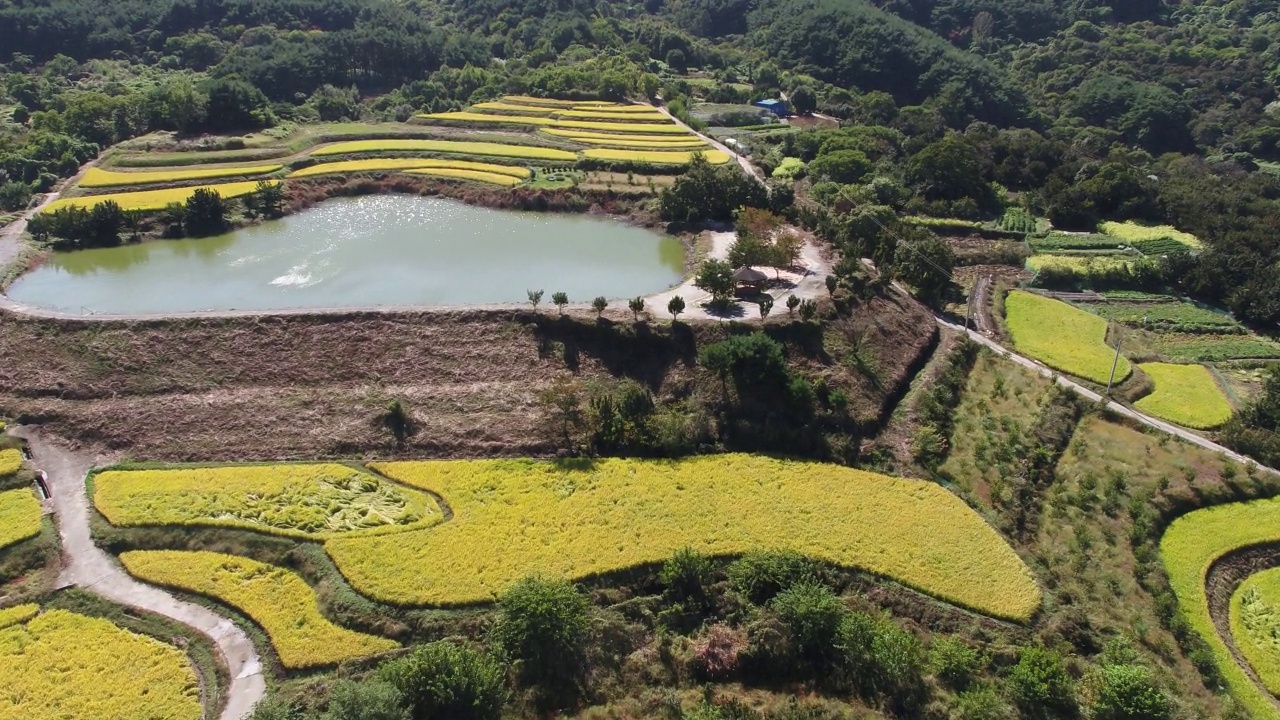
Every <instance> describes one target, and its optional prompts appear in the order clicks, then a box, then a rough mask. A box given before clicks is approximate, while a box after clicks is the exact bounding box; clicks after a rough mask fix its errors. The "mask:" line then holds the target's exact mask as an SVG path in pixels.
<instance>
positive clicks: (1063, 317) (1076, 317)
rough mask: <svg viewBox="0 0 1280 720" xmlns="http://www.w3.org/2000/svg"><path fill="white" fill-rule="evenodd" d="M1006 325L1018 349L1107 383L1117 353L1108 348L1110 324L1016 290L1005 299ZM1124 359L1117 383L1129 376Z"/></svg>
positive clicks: (1038, 358)
mask: <svg viewBox="0 0 1280 720" xmlns="http://www.w3.org/2000/svg"><path fill="white" fill-rule="evenodd" d="M1005 316H1006V317H1005V323H1006V325H1007V326H1008V328H1009V334H1010V335H1011V336H1013V344H1014V347H1016V348H1017V349H1018V351H1019V352H1022V353H1025V354H1026V355H1029V356H1031V357H1033V358H1035V359H1037V360H1039V361H1041V362H1043V363H1044V364H1045V365H1048V366H1049V367H1051V368H1053V369H1055V370H1061V371H1062V372H1066V373H1070V374H1072V375H1078V376H1080V377H1082V378H1085V379H1088V380H1092V381H1094V382H1096V383H1106V382H1107V379H1108V377H1110V375H1111V364H1112V361H1113V360H1114V358H1115V351H1114V350H1112V349H1111V348H1110V347H1108V346H1107V344H1106V337H1107V321H1106V320H1103V319H1102V318H1100V317H1098V316H1097V315H1092V314H1090V313H1087V312H1085V311H1083V310H1080V309H1079V308H1076V307H1073V306H1071V305H1068V304H1067V303H1064V302H1060V301H1058V300H1053V299H1051V298H1047V297H1043V296H1041V295H1036V294H1034V293H1029V292H1023V291H1021V290H1014V291H1012V292H1010V293H1009V295H1008V296H1007V297H1006V298H1005ZM1129 372H1130V367H1129V361H1128V359H1126V358H1125V357H1123V356H1121V357H1120V361H1119V363H1118V364H1117V365H1116V373H1115V379H1116V382H1120V381H1121V380H1123V379H1125V378H1127V377H1128V376H1129Z"/></svg>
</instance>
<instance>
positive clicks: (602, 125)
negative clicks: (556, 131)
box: [552, 120, 689, 135]
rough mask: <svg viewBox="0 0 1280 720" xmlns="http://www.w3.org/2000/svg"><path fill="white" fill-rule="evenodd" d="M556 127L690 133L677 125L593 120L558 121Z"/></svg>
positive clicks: (609, 130) (675, 133) (670, 133)
mask: <svg viewBox="0 0 1280 720" xmlns="http://www.w3.org/2000/svg"><path fill="white" fill-rule="evenodd" d="M552 124H553V125H554V127H557V128H565V129H577V130H603V131H606V132H618V133H631V134H650V133H652V134H655V135H688V134H689V131H687V130H685V129H684V128H682V127H680V126H679V125H676V124H675V123H666V124H662V123H636V122H595V121H591V120H557V121H555V122H554V123H552Z"/></svg>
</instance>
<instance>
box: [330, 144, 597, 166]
mask: <svg viewBox="0 0 1280 720" xmlns="http://www.w3.org/2000/svg"><path fill="white" fill-rule="evenodd" d="M375 152H435V153H448V154H453V155H484V156H491V157H509V158H521V159H531V160H553V161H556V162H566V163H571V162H574V161H576V160H577V159H578V156H577V154H575V153H571V152H568V151H566V150H557V149H554V148H541V147H533V146H531V145H504V144H502V143H490V142H462V141H457V140H348V141H346V142H340V143H334V144H332V145H326V146H324V147H321V148H317V149H316V150H315V151H314V152H313V153H311V154H312V155H317V156H324V155H349V154H356V153H375Z"/></svg>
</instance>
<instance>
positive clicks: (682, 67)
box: [666, 48, 689, 75]
mask: <svg viewBox="0 0 1280 720" xmlns="http://www.w3.org/2000/svg"><path fill="white" fill-rule="evenodd" d="M666 60H667V66H668V67H670V68H671V70H672V71H674V72H675V73H677V74H679V75H683V74H685V72H687V71H688V70H689V65H688V60H687V59H686V58H685V55H684V51H683V50H681V49H679V48H676V49H675V50H672V51H670V52H668V53H667V58H666Z"/></svg>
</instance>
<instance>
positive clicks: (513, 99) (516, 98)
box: [502, 95, 613, 108]
mask: <svg viewBox="0 0 1280 720" xmlns="http://www.w3.org/2000/svg"><path fill="white" fill-rule="evenodd" d="M502 102H505V103H517V104H520V105H545V106H547V107H558V108H574V107H600V106H608V105H612V104H613V103H611V102H609V101H607V100H554V99H552V98H539V97H533V96H531V95H507V96H506V97H504V98H502Z"/></svg>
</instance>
